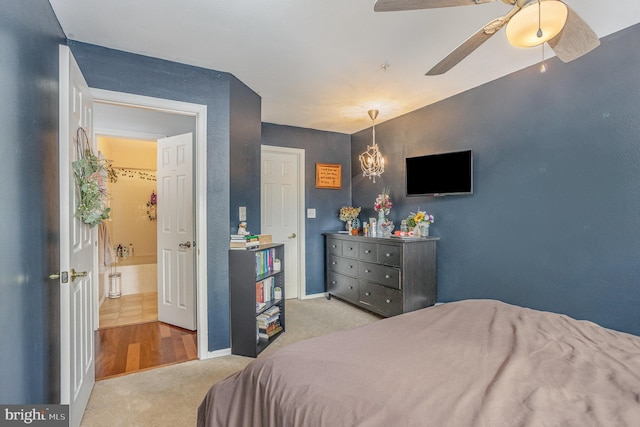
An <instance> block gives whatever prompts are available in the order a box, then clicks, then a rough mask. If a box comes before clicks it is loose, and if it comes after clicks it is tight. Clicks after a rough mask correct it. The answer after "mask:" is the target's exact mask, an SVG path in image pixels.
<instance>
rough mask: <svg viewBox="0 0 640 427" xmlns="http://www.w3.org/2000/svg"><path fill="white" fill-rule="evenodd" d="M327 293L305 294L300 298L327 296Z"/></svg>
mask: <svg viewBox="0 0 640 427" xmlns="http://www.w3.org/2000/svg"><path fill="white" fill-rule="evenodd" d="M326 297H327V294H326V293H325V292H322V293H320V294H311V295H303V296H302V298H300V299H313V298H326Z"/></svg>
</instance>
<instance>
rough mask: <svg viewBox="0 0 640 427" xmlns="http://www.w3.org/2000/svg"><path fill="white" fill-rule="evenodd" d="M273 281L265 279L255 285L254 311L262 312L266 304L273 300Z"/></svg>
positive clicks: (270, 278)
mask: <svg viewBox="0 0 640 427" xmlns="http://www.w3.org/2000/svg"><path fill="white" fill-rule="evenodd" d="M274 285H275V279H274V278H273V277H267V278H266V279H264V280H261V281H259V282H257V283H256V311H259V310H262V309H263V308H264V307H265V306H266V305H267V303H268V302H271V300H273V288H274Z"/></svg>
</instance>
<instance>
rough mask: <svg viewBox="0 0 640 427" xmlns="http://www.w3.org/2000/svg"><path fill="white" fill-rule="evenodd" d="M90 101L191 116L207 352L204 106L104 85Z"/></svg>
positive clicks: (200, 317) (200, 324)
mask: <svg viewBox="0 0 640 427" xmlns="http://www.w3.org/2000/svg"><path fill="white" fill-rule="evenodd" d="M91 93H92V94H93V98H94V102H98V103H103V104H111V105H121V106H127V107H137V108H145V109H149V110H154V111H162V112H168V113H172V114H182V115H187V116H195V118H196V132H195V135H196V143H195V147H194V148H195V150H194V157H195V159H196V161H195V167H196V172H195V176H194V178H195V193H196V198H195V200H194V204H195V216H196V244H197V253H196V283H197V289H196V293H197V307H196V310H197V314H196V316H197V328H198V357H199V358H200V359H208V358H209V357H210V356H209V354H210V353H209V351H208V349H209V323H208V313H207V106H206V105H200V104H192V103H189V102H181V101H172V100H169V99H161V98H152V97H149V96H142V95H134V94H130V93H123V92H114V91H110V90H104V89H91Z"/></svg>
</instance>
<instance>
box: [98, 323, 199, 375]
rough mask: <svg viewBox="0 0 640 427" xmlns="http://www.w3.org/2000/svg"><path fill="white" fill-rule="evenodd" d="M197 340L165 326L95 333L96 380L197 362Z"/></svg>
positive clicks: (193, 333) (192, 333)
mask: <svg viewBox="0 0 640 427" xmlns="http://www.w3.org/2000/svg"><path fill="white" fill-rule="evenodd" d="M197 342H198V336H197V332H196V331H188V330H186V329H182V328H178V327H176V326H172V325H168V324H166V323H162V322H157V321H156V322H148V323H140V324H137V325H127V326H116V327H111V328H105V329H99V330H97V331H96V337H95V350H96V380H101V379H105V378H109V377H114V376H118V375H123V374H129V373H133V372H137V371H141V370H145V369H150V368H154V367H159V366H163V365H170V364H173V363H178V362H186V361H188V360H195V359H197V358H198V345H197Z"/></svg>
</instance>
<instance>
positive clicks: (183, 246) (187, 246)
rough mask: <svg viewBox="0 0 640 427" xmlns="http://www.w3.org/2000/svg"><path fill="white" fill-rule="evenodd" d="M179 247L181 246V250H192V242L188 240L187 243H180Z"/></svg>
mask: <svg viewBox="0 0 640 427" xmlns="http://www.w3.org/2000/svg"><path fill="white" fill-rule="evenodd" d="M178 246H180V247H181V248H190V247H191V241H189V240H187V241H186V242H185V243H180V244H179V245H178Z"/></svg>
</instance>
